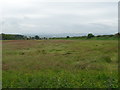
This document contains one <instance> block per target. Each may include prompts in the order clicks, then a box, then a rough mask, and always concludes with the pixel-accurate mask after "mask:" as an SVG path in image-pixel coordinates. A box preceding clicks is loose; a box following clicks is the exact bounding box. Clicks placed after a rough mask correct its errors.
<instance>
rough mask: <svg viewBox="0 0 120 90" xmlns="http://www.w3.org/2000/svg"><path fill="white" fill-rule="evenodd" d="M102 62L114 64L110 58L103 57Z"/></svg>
mask: <svg viewBox="0 0 120 90" xmlns="http://www.w3.org/2000/svg"><path fill="white" fill-rule="evenodd" d="M102 61H105V62H107V63H111V62H112V60H111V57H110V56H103V57H102Z"/></svg>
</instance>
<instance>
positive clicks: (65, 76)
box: [2, 40, 118, 88]
mask: <svg viewBox="0 0 120 90" xmlns="http://www.w3.org/2000/svg"><path fill="white" fill-rule="evenodd" d="M2 45H3V52H2V70H3V71H2V74H3V77H2V80H3V83H2V84H3V88H118V40H3V42H2Z"/></svg>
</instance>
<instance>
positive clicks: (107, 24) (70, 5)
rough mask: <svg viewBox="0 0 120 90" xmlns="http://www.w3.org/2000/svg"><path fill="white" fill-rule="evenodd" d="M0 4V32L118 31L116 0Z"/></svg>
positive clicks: (34, 0)
mask: <svg viewBox="0 0 120 90" xmlns="http://www.w3.org/2000/svg"><path fill="white" fill-rule="evenodd" d="M90 1H91V2H90ZM96 1H97V0H96ZM105 1H106V2H105ZM0 6H1V8H0V24H1V25H2V31H1V32H3V33H19V34H40V33H107V34H112V33H116V32H118V3H117V0H104V2H103V0H98V2H94V0H89V2H88V0H86V1H85V0H84V1H83V0H64V1H63V0H56V1H55V0H49V1H48V0H3V1H2V3H0Z"/></svg>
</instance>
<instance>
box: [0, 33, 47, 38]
mask: <svg viewBox="0 0 120 90" xmlns="http://www.w3.org/2000/svg"><path fill="white" fill-rule="evenodd" d="M40 39H47V38H46V37H43V38H40V37H39V36H38V35H36V36H34V37H31V36H29V37H27V36H25V35H17V34H4V33H2V34H0V40H40Z"/></svg>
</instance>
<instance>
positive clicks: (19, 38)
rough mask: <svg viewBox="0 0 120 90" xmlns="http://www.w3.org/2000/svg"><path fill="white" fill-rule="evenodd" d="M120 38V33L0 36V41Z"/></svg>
mask: <svg viewBox="0 0 120 90" xmlns="http://www.w3.org/2000/svg"><path fill="white" fill-rule="evenodd" d="M119 37H120V33H116V34H114V35H97V36H95V35H94V34H92V33H89V34H88V35H86V36H77V37H70V36H66V37H53V38H46V37H42V38H41V37H39V36H38V35H36V36H34V37H31V36H29V37H27V36H24V35H17V34H4V33H2V34H0V40H43V39H44V40H47V39H84V40H85V39H118V38H119Z"/></svg>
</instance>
